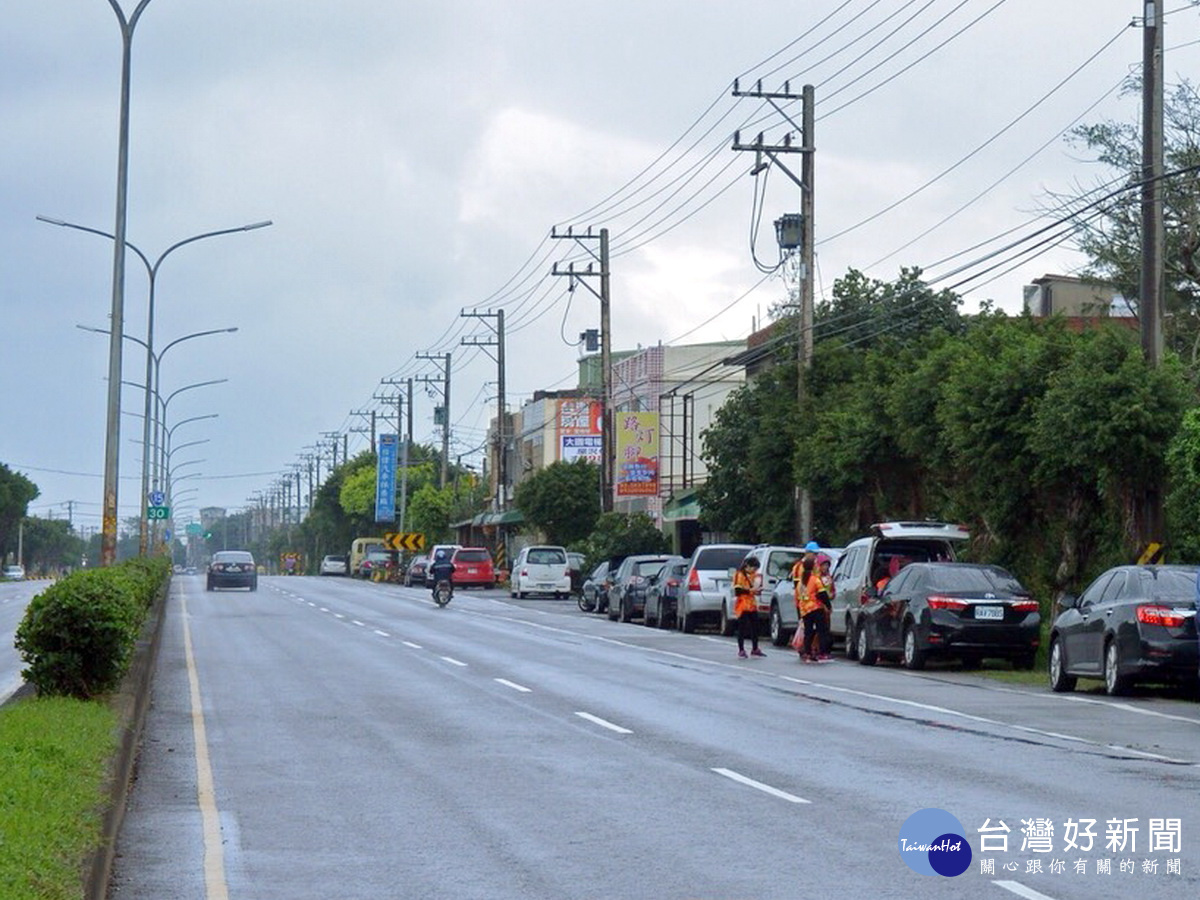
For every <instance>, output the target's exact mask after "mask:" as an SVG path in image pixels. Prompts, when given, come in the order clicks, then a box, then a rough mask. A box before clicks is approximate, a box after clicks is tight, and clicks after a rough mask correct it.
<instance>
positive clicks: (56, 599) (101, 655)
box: [16, 557, 171, 700]
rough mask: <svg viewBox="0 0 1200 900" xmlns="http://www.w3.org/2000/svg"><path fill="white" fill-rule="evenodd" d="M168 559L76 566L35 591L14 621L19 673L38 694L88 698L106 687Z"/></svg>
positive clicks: (113, 683)
mask: <svg viewBox="0 0 1200 900" xmlns="http://www.w3.org/2000/svg"><path fill="white" fill-rule="evenodd" d="M170 573H171V569H170V563H169V562H168V561H167V560H166V559H165V558H162V557H156V558H152V559H144V558H139V559H132V560H128V561H127V562H124V563H121V564H120V565H119V566H111V567H109V568H105V569H82V570H80V571H78V572H74V573H72V574H70V575H68V576H67V577H66V578H62V579H60V580H58V581H56V582H54V584H52V585H50V586H49V587H48V588H46V590H44V591H42V593H40V594H38V595H37V596H36V597H34V598H33V600H32V601H31V602H30V604H29V608H28V609H26V610H25V618H24V619H23V620H22V621H21V624H20V626H19V627H18V628H17V637H16V647H17V650H18V651H19V652H20V654H21V658H22V659H24V660H25V662H26V663H28V665H29V668H27V669H26V670H25V671H24V673H23V675H24V676H25V680H26V681H28V682H29V683H30V684H32V685H33V686H34V687H35V688H37V692H38V695H39V696H52V697H75V698H77V699H79V700H90V699H92V698H95V697H101V696H103V695H104V694H107V693H108V692H109V691H112V690H113V689H115V688H116V687H117V685H119V684H120V683H121V678H122V677H124V675H125V673H126V672H127V671H128V670H129V663H130V661H131V660H132V659H133V652H134V649H135V648H136V646H137V639H138V635H139V634H140V633H141V629H142V623H143V622H144V621H145V620H146V613H147V612H148V611H149V609H150V605H151V604H152V603H153V602H154V598H155V596H157V594H158V591H159V590H160V589H161V588H162V585H163V583H164V582H165V581H166V580H167V578H169V577H170Z"/></svg>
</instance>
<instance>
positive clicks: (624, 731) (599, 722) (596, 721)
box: [575, 712, 633, 734]
mask: <svg viewBox="0 0 1200 900" xmlns="http://www.w3.org/2000/svg"><path fill="white" fill-rule="evenodd" d="M575 715H577V716H579V718H581V719H587V720H588V721H589V722H592V723H594V724H596V725H599V726H600V727H601V728H607V729H608V730H609V731H615V732H616V733H617V734H633V732H632V731H630V730H629V729H628V728H622V727H621V726H620V725H614V724H613V723H612V722H608V721H606V720H604V719H602V718H600V717H599V716H593V715H592V714H591V713H585V712H577V713H575Z"/></svg>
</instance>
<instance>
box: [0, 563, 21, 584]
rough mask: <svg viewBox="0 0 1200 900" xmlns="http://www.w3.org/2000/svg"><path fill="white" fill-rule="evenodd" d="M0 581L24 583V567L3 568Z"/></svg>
mask: <svg viewBox="0 0 1200 900" xmlns="http://www.w3.org/2000/svg"><path fill="white" fill-rule="evenodd" d="M0 579H2V580H4V581H24V580H25V567H24V566H17V565H12V566H5V567H4V571H3V574H0Z"/></svg>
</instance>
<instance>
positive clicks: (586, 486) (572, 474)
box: [514, 459, 600, 546]
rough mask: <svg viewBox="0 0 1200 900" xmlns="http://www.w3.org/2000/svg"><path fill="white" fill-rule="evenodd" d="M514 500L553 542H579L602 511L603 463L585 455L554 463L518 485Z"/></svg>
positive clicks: (535, 525) (533, 525)
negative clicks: (583, 458) (601, 467)
mask: <svg viewBox="0 0 1200 900" xmlns="http://www.w3.org/2000/svg"><path fill="white" fill-rule="evenodd" d="M514 502H515V503H516V506H517V509H519V510H520V511H521V515H522V516H524V517H525V522H526V524H528V525H529V526H531V527H532V528H535V529H537V530H538V531H540V532H542V534H544V535H545V539H546V540H547V541H549V542H550V543H551V544H562V545H564V546H569V545H573V544H576V543H578V542H579V541H582V540H583V539H584V538H586V537H587V535H588V534H589V533H590V532H591V530H592V528H593V526H594V525H595V523H596V518H597V517H598V516H599V515H600V467H599V466H597V465H595V464H594V463H590V462H588V461H586V460H582V459H581V460H576V461H574V462H561V461H560V462H554V463H551V464H550V465H548V466H546V467H545V468H544V469H541V470H540V471H537V472H535V473H534V474H532V475H530V476H529V477H528V478H526V479H525V480H524V481H522V482H521V483H520V484H518V485H517V491H516V496H515V497H514Z"/></svg>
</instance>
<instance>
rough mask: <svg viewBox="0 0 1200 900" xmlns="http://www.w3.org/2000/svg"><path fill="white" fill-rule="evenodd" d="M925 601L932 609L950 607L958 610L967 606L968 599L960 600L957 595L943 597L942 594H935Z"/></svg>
mask: <svg viewBox="0 0 1200 900" xmlns="http://www.w3.org/2000/svg"><path fill="white" fill-rule="evenodd" d="M925 602H926V603H928V604H929V608H930V609H950V610H954V611H955V612H958V611H960V610H964V609H966V608H967V601H966V600H959V599H958V598H957V597H943V596H941V595H940V594H933V595H932V596H930V597H929V599H928V600H926V601H925Z"/></svg>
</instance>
